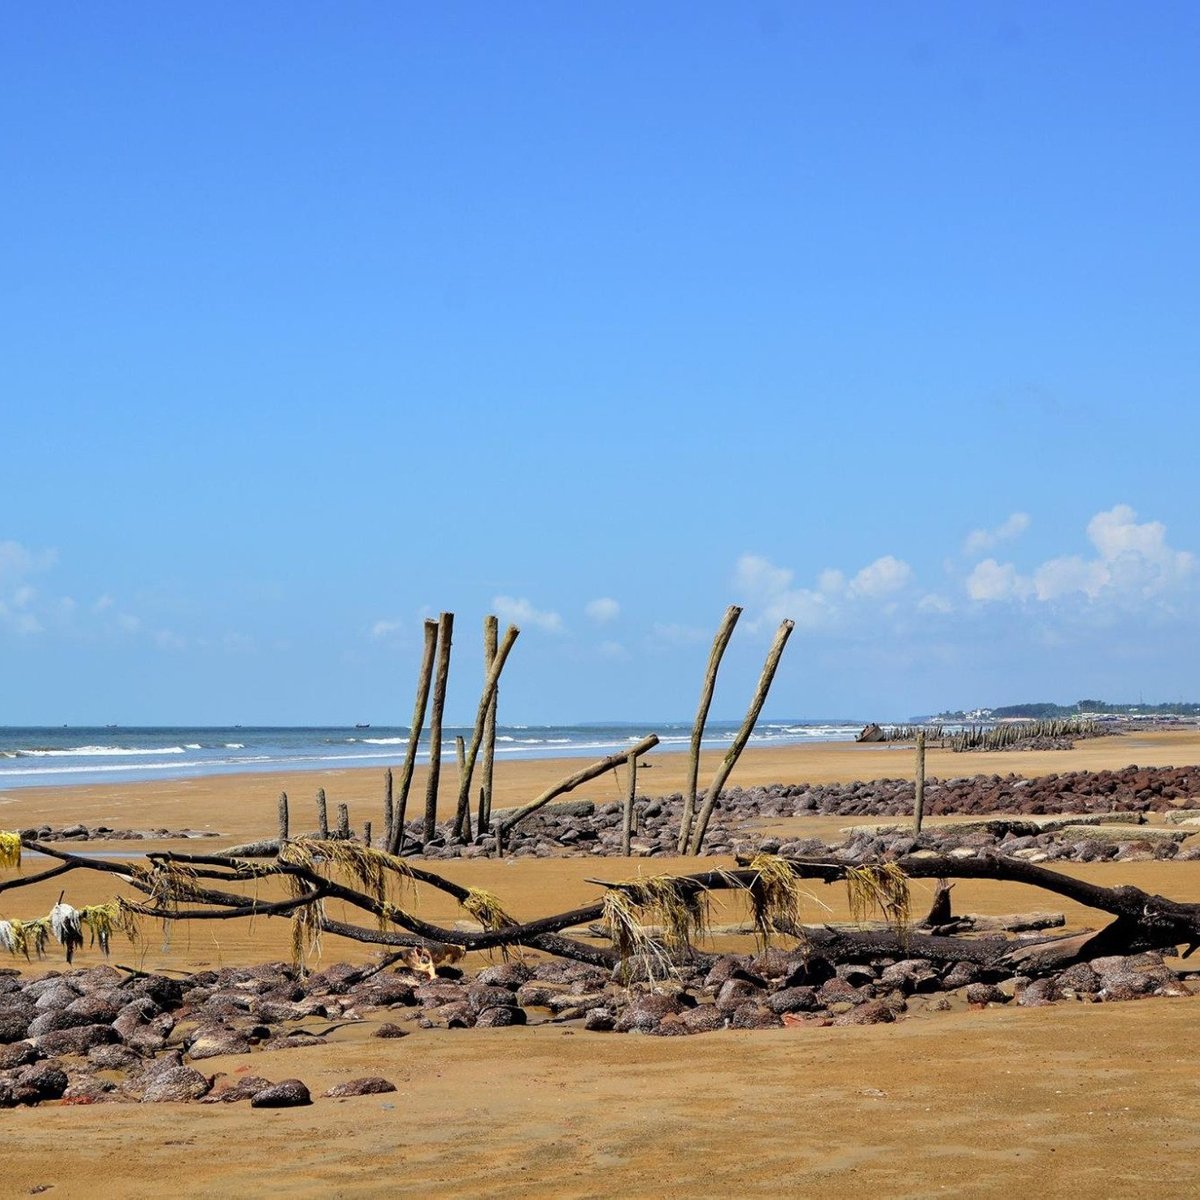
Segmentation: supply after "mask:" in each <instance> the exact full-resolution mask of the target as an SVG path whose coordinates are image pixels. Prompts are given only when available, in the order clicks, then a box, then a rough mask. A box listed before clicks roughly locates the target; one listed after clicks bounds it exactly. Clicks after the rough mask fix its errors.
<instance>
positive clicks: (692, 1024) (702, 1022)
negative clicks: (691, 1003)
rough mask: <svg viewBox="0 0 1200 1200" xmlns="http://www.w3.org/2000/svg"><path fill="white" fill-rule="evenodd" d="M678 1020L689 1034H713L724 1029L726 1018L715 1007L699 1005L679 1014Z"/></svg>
mask: <svg viewBox="0 0 1200 1200" xmlns="http://www.w3.org/2000/svg"><path fill="white" fill-rule="evenodd" d="M679 1020H680V1022H681V1023H682V1024H683V1025H684V1027H685V1028H686V1029H687V1031H688V1032H689V1033H713V1032H715V1031H716V1030H718V1029H724V1028H725V1021H726V1017H725V1014H724V1013H723V1012H721V1010H720V1009H719V1008H717V1007H716V1005H713V1004H700V1005H697V1006H696V1007H695V1008H689V1009H688V1010H687V1011H686V1012H683V1013H680V1014H679Z"/></svg>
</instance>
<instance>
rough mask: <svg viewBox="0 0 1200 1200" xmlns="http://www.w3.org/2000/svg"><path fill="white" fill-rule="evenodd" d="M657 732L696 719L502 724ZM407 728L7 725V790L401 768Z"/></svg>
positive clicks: (512, 749) (611, 744)
mask: <svg viewBox="0 0 1200 1200" xmlns="http://www.w3.org/2000/svg"><path fill="white" fill-rule="evenodd" d="M862 726H863V722H861V721H849V720H791V721H766V720H760V721H759V723H758V725H757V727H756V728H755V731H754V733H753V735H752V736H751V739H750V744H751V745H752V746H786V745H795V744H798V743H806V742H843V741H852V740H853V739H854V737H855V735H856V734H857V733H858V732H859V730H860V729H862ZM738 728H739V723H737V722H722V721H710V722H709V723H708V725H707V726H706V728H705V736H704V742H703V746H704V748H705V749H710V750H711V749H720V748H722V747H726V746H728V745H729V744H730V743H731V742H732V741H733V739H734V736H735V735H736V733H737V730H738ZM650 733H657V734H658V736H659V738H660V739H661V741H660V745H661V747H662V749H664V750H686V749H687V747H688V745H689V743H690V741H691V736H692V726H691V724H690V723H674V724H671V723H667V724H657V725H656V724H654V723H653V722H650V723H645V724H636V725H634V724H620V723H612V724H586V725H501V726H498V727H497V731H496V758H497V761H499V760H502V759H529V758H587V757H590V758H604V757H606V756H608V755H610V754H615V753H618V752H619V751H620V750H622V749H624V748H625V747H627V746H631V745H633V744H634V743H636V742H638V741H640V740H641V739H642V738H643V737H645V736H646V735H647V734H650ZM471 734H472V730H471V729H470V728H469V727H468V728H464V727H461V726H443V727H442V739H443V740H442V761H443V763H444V764H448V765H450V766H453V764H454V761H455V738H456V736H461V737H462V738H464V739H465V741H466V742H467V744H468V745H469V744H470V741H471ZM408 740H409V731H408V728H407V727H405V726H375V725H370V726H358V727H351V728H337V727H333V728H323V727H314V728H279V727H272V726H253V727H252V726H241V725H232V726H228V727H210V726H179V725H171V726H162V727H125V726H116V725H105V726H99V727H95V726H80V725H71V726H67V725H63V726H58V727H42V728H18V727H13V726H8V727H0V791H7V790H11V789H14V788H24V787H53V786H60V787H61V786H68V785H75V784H96V783H133V782H134V781H136V780H141V779H192V778H197V777H202V776H213V775H232V774H241V773H244V772H253V771H264V772H265V771H328V770H336V769H337V768H339V767H372V766H377V767H379V768H380V769H381V770H382V769H383V768H384V767H389V766H398V765H399V764H400V763H401V762H403V760H404V755H405V752H406V750H407V748H408ZM417 761H418V762H428V761H429V733H428V730H426V731H424V732H423V733H422V735H421V740H420V742H419V744H418V752H417Z"/></svg>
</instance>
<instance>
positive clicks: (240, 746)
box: [221, 742, 246, 750]
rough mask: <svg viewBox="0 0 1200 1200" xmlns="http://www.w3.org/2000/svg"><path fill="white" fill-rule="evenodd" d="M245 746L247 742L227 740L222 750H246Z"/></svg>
mask: <svg viewBox="0 0 1200 1200" xmlns="http://www.w3.org/2000/svg"><path fill="white" fill-rule="evenodd" d="M245 748H246V743H245V742H226V743H225V745H224V746H222V747H221V749H222V750H245Z"/></svg>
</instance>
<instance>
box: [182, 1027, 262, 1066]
mask: <svg viewBox="0 0 1200 1200" xmlns="http://www.w3.org/2000/svg"><path fill="white" fill-rule="evenodd" d="M249 1052H250V1040H249V1038H247V1037H246V1036H245V1034H243V1033H240V1032H238V1031H237V1030H235V1029H226V1028H225V1027H224V1026H223V1025H202V1026H200V1028H198V1029H196V1030H195V1031H194V1032H193V1033H192V1035H191V1036H190V1037H189V1038H188V1041H187V1056H188V1058H190V1059H192V1060H193V1061H195V1060H198V1059H203V1058H216V1057H217V1056H218V1055H221V1054H248V1053H249Z"/></svg>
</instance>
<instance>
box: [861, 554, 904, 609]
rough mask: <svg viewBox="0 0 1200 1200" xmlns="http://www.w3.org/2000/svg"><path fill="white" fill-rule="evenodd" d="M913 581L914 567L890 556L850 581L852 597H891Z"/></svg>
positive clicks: (874, 563)
mask: <svg viewBox="0 0 1200 1200" xmlns="http://www.w3.org/2000/svg"><path fill="white" fill-rule="evenodd" d="M911 579H912V567H910V566H909V565H908V563H906V562H902V561H901V560H900V559H898V558H893V557H892V556H891V555H890V554H885V555H884V556H883V557H882V558H877V559H876V560H875V561H874V562H873V563H871V564H870V565H869V566H866V567H863V569H862V570H861V571H859V573H858V574H857V575H855V577H854V578H853V579H852V580H851V581H850V594H851V595H852V596H868V597H873V598H877V597H880V596H890V595H891V594H892V593H893V592H898V591H900V590H901V589H902V588H904V587H907V586H908V584H909V582H910V581H911Z"/></svg>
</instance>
